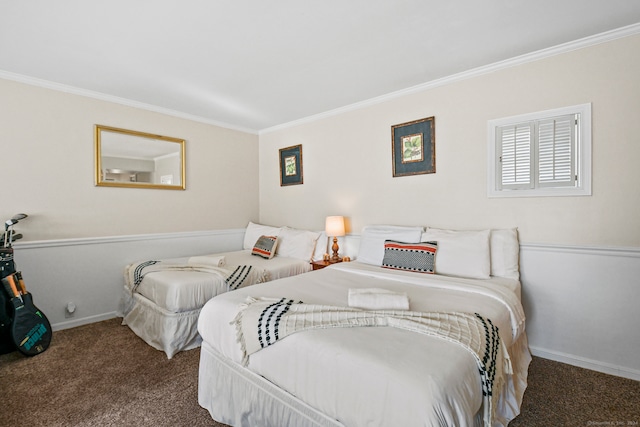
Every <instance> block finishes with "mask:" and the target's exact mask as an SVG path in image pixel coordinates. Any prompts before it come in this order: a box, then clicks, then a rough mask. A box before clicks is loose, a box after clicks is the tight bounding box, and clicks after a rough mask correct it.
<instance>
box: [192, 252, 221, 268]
mask: <svg viewBox="0 0 640 427" xmlns="http://www.w3.org/2000/svg"><path fill="white" fill-rule="evenodd" d="M187 264H188V265H202V266H206V267H224V266H225V264H226V261H225V258H224V255H217V256H214V255H202V256H192V257H191V258H189V260H188V261H187Z"/></svg>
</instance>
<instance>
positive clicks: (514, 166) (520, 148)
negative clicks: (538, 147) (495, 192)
mask: <svg viewBox="0 0 640 427" xmlns="http://www.w3.org/2000/svg"><path fill="white" fill-rule="evenodd" d="M497 137H498V162H497V165H498V177H499V178H498V181H499V185H498V187H499V188H500V189H503V188H511V189H518V188H531V186H532V184H533V180H532V179H531V169H532V159H533V156H532V155H531V154H532V143H533V125H532V124H531V123H520V124H517V125H513V126H504V127H501V128H500V129H499V130H498V134H497Z"/></svg>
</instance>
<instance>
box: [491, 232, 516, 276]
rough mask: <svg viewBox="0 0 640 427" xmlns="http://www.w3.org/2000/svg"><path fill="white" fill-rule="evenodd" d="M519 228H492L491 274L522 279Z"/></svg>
mask: <svg viewBox="0 0 640 427" xmlns="http://www.w3.org/2000/svg"><path fill="white" fill-rule="evenodd" d="M519 257H520V243H518V229H517V228H508V229H501V230H491V275H492V276H500V277H507V278H509V279H515V280H520V268H519V265H518V260H519Z"/></svg>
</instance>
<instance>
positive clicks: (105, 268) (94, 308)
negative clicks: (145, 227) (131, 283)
mask: <svg viewBox="0 0 640 427" xmlns="http://www.w3.org/2000/svg"><path fill="white" fill-rule="evenodd" d="M243 238H244V229H243V228H242V229H228V230H215V231H207V232H183V233H163V234H147V235H132V236H117V237H101V238H85V239H61V240H48V241H39V242H22V243H17V244H16V245H15V260H16V265H17V267H18V269H19V270H21V271H22V274H23V277H24V279H25V284H26V286H27V290H29V291H30V292H31V293H32V294H33V296H34V302H35V304H36V305H37V306H38V308H40V309H41V310H42V311H43V312H44V313H45V314H46V315H47V318H48V319H49V321H50V322H51V324H52V325H53V328H54V330H59V329H66V328H70V327H74V326H78V325H82V324H86V323H91V322H96V321H99V320H104V319H109V318H112V317H115V315H116V310H117V309H118V304H119V302H120V298H121V296H122V291H123V286H124V274H123V273H124V267H125V266H126V265H128V264H130V263H132V262H135V261H144V260H151V259H166V258H176V257H187V256H192V255H203V254H211V253H218V252H225V251H232V250H239V249H241V248H242V239H243ZM69 302H73V303H74V304H75V305H76V307H77V309H76V312H75V314H74V316H73V317H71V318H67V317H65V307H66V305H67V303H69Z"/></svg>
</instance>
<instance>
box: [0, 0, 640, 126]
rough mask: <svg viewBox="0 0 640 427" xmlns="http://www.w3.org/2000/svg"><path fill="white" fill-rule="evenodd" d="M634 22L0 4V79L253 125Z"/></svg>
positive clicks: (496, 2) (459, 11)
mask: <svg viewBox="0 0 640 427" xmlns="http://www.w3.org/2000/svg"><path fill="white" fill-rule="evenodd" d="M639 22H640V2H638V1H636V0H562V1H558V0H538V1H535V2H532V1H523V0H485V1H477V0H458V1H434V0H394V1H390V0H387V1H382V0H348V1H347V0H306V1H305V0H278V1H264V0H244V1H221V0H180V1H178V0H174V1H169V0H136V1H131V0H110V1H102V2H95V1H86V0H58V1H50V0H29V1H15V0H0V77H4V78H12V79H16V80H20V79H22V80H26V81H27V82H39V83H42V82H43V81H44V82H47V83H53V84H55V85H58V86H59V87H64V88H74V90H78V91H79V92H80V93H81V94H88V95H105V96H108V97H111V99H114V100H120V101H130V102H132V103H135V104H136V105H139V106H143V107H151V108H156V109H159V110H160V111H165V112H169V113H177V114H179V115H183V116H185V117H188V118H192V119H195V120H201V121H204V122H208V123H213V124H218V125H222V126H227V127H230V128H235V129H240V130H245V131H249V132H259V131H261V130H265V129H269V128H272V127H274V126H278V125H283V124H286V123H289V122H292V121H296V120H300V119H303V118H305V117H310V116H314V115H317V114H321V113H325V112H328V111H331V110H335V109H339V108H342V107H346V106H349V105H352V104H356V103H359V102H363V101H366V100H370V99H373V98H377V97H381V96H385V95H388V94H392V93H394V92H398V91H401V90H404V89H407V88H411V87H414V86H417V85H423V84H425V83H427V82H431V81H434V80H437V79H442V78H444V77H446V76H451V75H454V74H457V73H462V72H465V71H468V70H472V69H475V68H478V67H483V66H487V65H489V64H493V63H496V62H499V61H503V60H506V59H509V58H514V57H517V56H520V55H524V54H528V53H531V52H535V51H539V50H541V49H545V48H549V47H553V46H557V45H560V44H563V43H567V42H571V41H574V40H578V39H581V38H584V37H588V36H592V35H595V34H600V33H603V32H606V31H609V30H612V29H617V28H621V27H625V26H628V25H632V24H637V23H639Z"/></svg>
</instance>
